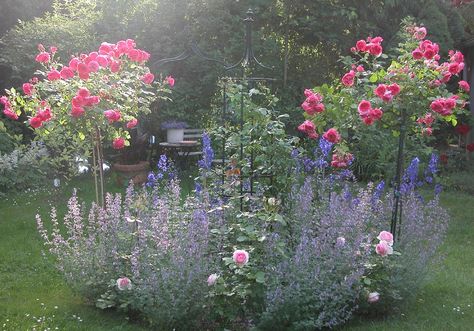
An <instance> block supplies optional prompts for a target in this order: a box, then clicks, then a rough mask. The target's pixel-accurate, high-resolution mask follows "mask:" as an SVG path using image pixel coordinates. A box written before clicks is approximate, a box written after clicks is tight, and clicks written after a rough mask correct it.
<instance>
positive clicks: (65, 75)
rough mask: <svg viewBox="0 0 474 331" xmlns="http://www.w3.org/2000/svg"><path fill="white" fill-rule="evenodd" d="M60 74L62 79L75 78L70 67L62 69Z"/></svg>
mask: <svg viewBox="0 0 474 331" xmlns="http://www.w3.org/2000/svg"><path fill="white" fill-rule="evenodd" d="M60 74H61V78H62V79H69V78H73V77H74V71H73V70H72V69H71V68H69V67H63V68H62V69H61V72H60Z"/></svg>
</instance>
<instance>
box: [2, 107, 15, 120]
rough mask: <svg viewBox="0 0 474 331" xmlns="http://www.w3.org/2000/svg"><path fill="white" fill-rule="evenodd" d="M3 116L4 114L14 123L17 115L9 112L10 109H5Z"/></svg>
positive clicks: (11, 111)
mask: <svg viewBox="0 0 474 331" xmlns="http://www.w3.org/2000/svg"><path fill="white" fill-rule="evenodd" d="M3 114H4V115H5V116H6V117H8V118H10V119H12V120H15V121H16V120H17V119H18V115H17V114H16V113H15V112H14V111H13V110H11V109H10V108H5V109H4V110H3Z"/></svg>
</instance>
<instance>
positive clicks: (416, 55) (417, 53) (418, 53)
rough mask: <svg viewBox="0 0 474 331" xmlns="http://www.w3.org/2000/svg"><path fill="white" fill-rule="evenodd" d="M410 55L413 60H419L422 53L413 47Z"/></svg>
mask: <svg viewBox="0 0 474 331" xmlns="http://www.w3.org/2000/svg"><path fill="white" fill-rule="evenodd" d="M411 55H412V56H413V58H414V59H415V60H419V59H421V58H422V57H423V53H422V52H421V50H420V49H419V48H417V49H415V50H414V51H413V52H411Z"/></svg>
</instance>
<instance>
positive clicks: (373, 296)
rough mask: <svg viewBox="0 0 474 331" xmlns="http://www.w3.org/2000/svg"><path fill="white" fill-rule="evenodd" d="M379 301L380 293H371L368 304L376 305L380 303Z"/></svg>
mask: <svg viewBox="0 0 474 331" xmlns="http://www.w3.org/2000/svg"><path fill="white" fill-rule="evenodd" d="M379 299H380V294H379V293H378V292H372V293H369V296H368V298H367V302H369V303H375V302H377V301H379Z"/></svg>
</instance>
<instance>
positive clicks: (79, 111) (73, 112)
mask: <svg viewBox="0 0 474 331" xmlns="http://www.w3.org/2000/svg"><path fill="white" fill-rule="evenodd" d="M84 112H85V110H84V108H82V107H72V110H71V116H72V117H80V116H82V114H84Z"/></svg>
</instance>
